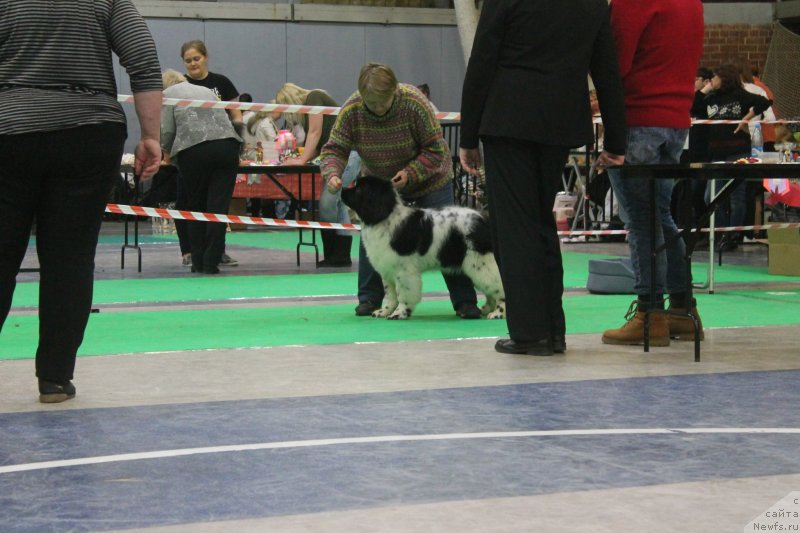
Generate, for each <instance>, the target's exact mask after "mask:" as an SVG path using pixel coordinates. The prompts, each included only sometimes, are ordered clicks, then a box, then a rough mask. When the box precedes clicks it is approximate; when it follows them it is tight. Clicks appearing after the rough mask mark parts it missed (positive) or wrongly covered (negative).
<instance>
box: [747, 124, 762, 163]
mask: <svg viewBox="0 0 800 533" xmlns="http://www.w3.org/2000/svg"><path fill="white" fill-rule="evenodd" d="M763 152H764V135H763V134H762V133H761V124H760V123H756V125H755V127H754V129H753V134H752V135H751V136H750V156H751V157H758V158H760V157H761V154H762V153H763Z"/></svg>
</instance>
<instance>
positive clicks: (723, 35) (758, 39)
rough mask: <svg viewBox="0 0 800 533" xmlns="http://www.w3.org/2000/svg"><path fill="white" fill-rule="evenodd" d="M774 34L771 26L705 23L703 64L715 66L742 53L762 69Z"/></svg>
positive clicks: (740, 55) (741, 55)
mask: <svg viewBox="0 0 800 533" xmlns="http://www.w3.org/2000/svg"><path fill="white" fill-rule="evenodd" d="M771 38H772V28H771V27H770V26H754V25H750V24H709V25H706V32H705V45H704V49H703V58H702V59H701V60H700V64H701V65H703V66H705V67H709V68H714V67H715V66H717V65H720V64H722V63H727V62H730V61H731V59H733V58H736V57H741V58H743V59H747V60H748V61H749V62H750V63H751V64H752V65H753V66H755V67H758V69H759V70H760V71H762V72H763V70H764V63H766V61H767V52H768V51H769V42H770V39H771Z"/></svg>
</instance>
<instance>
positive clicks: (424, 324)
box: [0, 291, 800, 359]
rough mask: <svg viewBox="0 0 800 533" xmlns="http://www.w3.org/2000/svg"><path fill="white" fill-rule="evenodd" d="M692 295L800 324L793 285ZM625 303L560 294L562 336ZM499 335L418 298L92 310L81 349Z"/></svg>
mask: <svg viewBox="0 0 800 533" xmlns="http://www.w3.org/2000/svg"><path fill="white" fill-rule="evenodd" d="M698 300H699V309H700V313H701V316H702V318H703V322H704V324H705V326H706V327H707V328H708V327H711V328H718V327H734V326H739V327H754V326H771V325H790V324H800V291H784V292H760V291H726V292H722V293H717V294H714V295H698ZM630 302H631V297H630V296H625V295H622V296H597V295H579V296H569V297H566V298H565V299H564V308H565V312H566V315H567V330H568V334H577V333H597V334H598V335H599V334H600V333H601V332H602V331H603V330H605V329H608V328H614V327H619V326H621V325H622V324H623V323H624V314H625V311H626V310H627V309H628V305H629V304H630ZM505 335H507V329H506V323H505V321H502V320H462V319H459V318H457V317H456V316H455V315H454V314H453V311H452V307H451V306H450V302H449V301H446V300H430V301H423V302H422V303H421V304H420V306H419V307H418V308H417V311H416V312H415V315H414V317H413V318H412V319H411V320H408V321H389V320H379V319H373V318H369V317H365V318H362V317H356V316H355V315H354V314H353V305H352V304H348V305H344V304H338V305H315V306H290V307H268V308H258V309H213V310H191V311H159V312H140V313H99V314H93V315H92V316H91V318H90V322H89V327H88V328H87V331H86V337H85V340H84V343H83V345H82V346H81V350H80V355H101V354H117V353H141V352H153V351H174V350H195V349H213V348H245V347H266V346H286V345H295V344H312V345H314V344H339V343H353V342H398V341H409V340H425V339H456V338H475V337H496V336H505ZM37 336H38V318H37V317H35V316H10V317H9V318H8V320H7V321H6V324H5V327H4V329H3V334H2V335H0V359H24V358H30V357H33V354H34V353H35V350H36V339H37ZM597 342H598V343H599V342H600V339H599V336H598V339H597Z"/></svg>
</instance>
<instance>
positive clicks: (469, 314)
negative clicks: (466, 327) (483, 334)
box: [456, 302, 481, 320]
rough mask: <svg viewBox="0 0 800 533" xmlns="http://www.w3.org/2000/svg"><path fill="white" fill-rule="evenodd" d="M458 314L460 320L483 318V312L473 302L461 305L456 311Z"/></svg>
mask: <svg viewBox="0 0 800 533" xmlns="http://www.w3.org/2000/svg"><path fill="white" fill-rule="evenodd" d="M456 314H457V315H458V317H459V318H466V319H467V320H474V319H476V318H480V317H481V310H480V309H478V306H477V305H475V304H474V303H471V302H464V303H462V304H459V306H458V308H457V309H456Z"/></svg>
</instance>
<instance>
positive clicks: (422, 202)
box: [358, 183, 478, 309]
mask: <svg viewBox="0 0 800 533" xmlns="http://www.w3.org/2000/svg"><path fill="white" fill-rule="evenodd" d="M448 205H453V185H452V183H448V184H447V185H446V186H445V187H442V188H441V189H439V190H438V191H433V192H432V193H430V194H428V195H427V196H423V197H422V198H415V199H414V207H430V208H433V207H445V206H448ZM442 277H443V278H444V282H445V284H446V285H447V290H448V291H449V292H450V301H451V302H452V304H453V309H457V308H458V307H459V306H460V305H461V304H464V303H471V304H477V302H478V297H477V295H476V294H475V287H474V286H473V285H472V281H471V280H470V279H469V278H468V277H467V276H465V275H464V274H444V273H442ZM383 296H384V290H383V280H382V279H381V276H380V274H378V273H377V272H375V269H374V268H373V267H372V263H370V262H369V258H368V257H367V252H366V250H365V249H364V244H363V241H362V242H360V244H359V246H358V301H359V303H372V304H373V305H375V306H376V307H380V305H381V302H383Z"/></svg>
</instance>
